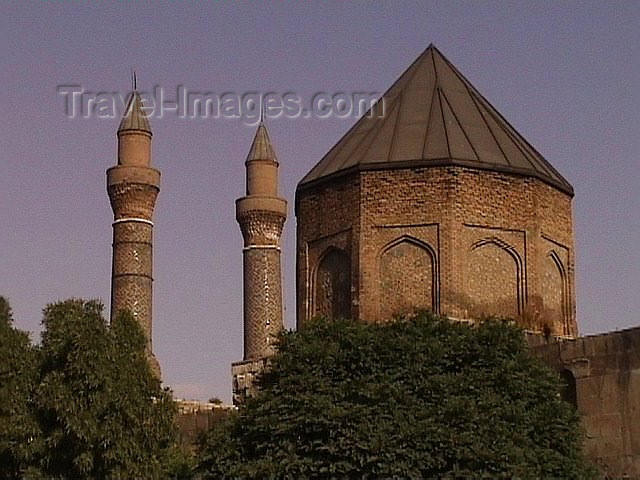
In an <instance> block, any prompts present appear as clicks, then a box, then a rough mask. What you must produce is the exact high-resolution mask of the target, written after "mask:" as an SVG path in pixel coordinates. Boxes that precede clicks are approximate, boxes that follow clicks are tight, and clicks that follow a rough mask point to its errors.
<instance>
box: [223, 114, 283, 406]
mask: <svg viewBox="0 0 640 480" xmlns="http://www.w3.org/2000/svg"><path fill="white" fill-rule="evenodd" d="M245 166H246V182H247V189H246V196H244V197H242V198H239V199H238V200H237V201H236V219H237V221H238V223H239V224H240V229H241V230H242V237H243V239H244V248H243V273H244V358H243V361H242V362H237V363H234V364H233V365H232V367H231V370H232V375H233V391H234V401H235V402H239V401H242V399H243V398H244V397H246V396H247V395H250V394H251V390H252V381H253V378H254V377H255V374H256V373H257V372H258V371H259V370H260V368H262V365H263V363H264V360H265V359H266V358H267V357H269V356H270V355H272V354H273V353H274V350H273V344H274V341H275V338H276V336H277V335H278V333H279V332H280V330H282V328H283V322H282V316H283V315H282V273H281V268H280V236H281V234H282V227H283V225H284V222H285V220H286V218H287V202H286V200H285V199H284V198H281V197H280V196H279V195H278V160H277V158H276V155H275V152H274V150H273V145H272V143H271V139H270V138H269V132H268V131H267V127H266V125H265V124H264V122H260V125H259V126H258V130H257V131H256V135H255V138H254V139H253V144H252V145H251V149H250V150H249V155H248V156H247V160H246V162H245Z"/></svg>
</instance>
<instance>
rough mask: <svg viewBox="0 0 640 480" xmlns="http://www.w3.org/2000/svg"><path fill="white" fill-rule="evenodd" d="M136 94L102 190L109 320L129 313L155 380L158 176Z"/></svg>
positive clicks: (119, 134) (126, 116)
mask: <svg viewBox="0 0 640 480" xmlns="http://www.w3.org/2000/svg"><path fill="white" fill-rule="evenodd" d="M142 107H143V105H142V100H141V98H140V95H139V94H138V92H137V91H134V92H133V93H132V95H131V97H130V99H129V103H128V105H127V109H126V111H125V115H124V117H123V118H122V121H121V122H120V127H119V128H118V164H117V165H116V166H115V167H111V168H109V169H108V170H107V192H108V194H109V200H110V201H111V208H112V210H113V263H112V274H111V321H113V320H114V319H115V318H116V315H117V314H118V312H119V311H120V310H125V309H126V310H129V311H130V312H131V313H132V314H133V316H134V317H135V318H136V319H137V320H138V322H140V325H141V326H142V329H143V330H144V333H145V334H146V335H147V342H148V343H147V350H148V355H149V361H150V363H151V367H152V369H153V370H154V372H155V373H156V375H157V376H158V378H160V365H159V364H158V361H157V360H156V358H155V356H154V355H153V350H152V344H151V333H152V332H151V325H152V299H153V293H152V284H153V276H152V267H153V209H154V206H155V203H156V197H157V195H158V192H159V191H160V172H159V171H158V170H156V169H155V168H152V167H151V137H152V135H153V134H152V133H151V127H150V126H149V120H148V118H147V116H146V114H145V112H144V110H143V108H142Z"/></svg>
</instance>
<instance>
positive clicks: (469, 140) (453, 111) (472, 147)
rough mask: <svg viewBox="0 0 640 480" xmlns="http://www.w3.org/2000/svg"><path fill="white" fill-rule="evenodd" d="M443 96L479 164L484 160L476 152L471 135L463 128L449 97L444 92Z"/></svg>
mask: <svg viewBox="0 0 640 480" xmlns="http://www.w3.org/2000/svg"><path fill="white" fill-rule="evenodd" d="M442 96H443V97H444V101H445V102H446V103H447V106H448V107H449V111H450V112H451V115H453V118H454V120H455V121H456V123H457V124H458V127H460V131H461V132H462V135H464V138H465V140H466V141H467V143H468V144H469V146H470V147H471V150H473V154H474V155H475V156H476V160H477V161H479V162H482V160H480V155H478V152H477V151H476V149H475V147H474V146H473V142H472V141H471V139H470V138H469V135H467V132H466V131H465V129H464V127H463V126H462V123H461V122H460V120H459V119H458V116H457V115H456V112H455V110H454V109H453V107H452V106H451V102H450V101H449V99H448V98H447V95H446V94H445V93H444V91H443V92H442Z"/></svg>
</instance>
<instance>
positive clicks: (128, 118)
mask: <svg viewBox="0 0 640 480" xmlns="http://www.w3.org/2000/svg"><path fill="white" fill-rule="evenodd" d="M143 107H144V105H143V104H142V98H140V94H139V93H138V92H137V91H134V92H133V93H132V94H131V95H130V96H129V101H128V102H127V108H126V109H125V111H124V116H123V117H122V121H121V122H120V126H119V127H118V133H120V132H124V131H126V130H142V131H143V132H147V133H150V134H151V133H152V132H151V125H149V119H148V118H147V114H146V113H145V111H144V110H143Z"/></svg>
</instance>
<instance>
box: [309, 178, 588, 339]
mask: <svg viewBox="0 0 640 480" xmlns="http://www.w3.org/2000/svg"><path fill="white" fill-rule="evenodd" d="M296 215H297V221H298V230H297V233H298V245H297V260H298V263H297V282H298V284H297V291H298V322H299V323H304V320H305V319H307V318H310V317H311V316H313V315H314V314H316V313H318V305H317V299H316V298H314V295H313V292H315V291H316V287H317V283H318V278H317V272H318V265H319V262H320V260H321V259H322V258H323V255H325V254H326V252H327V251H328V249H331V248H333V249H340V250H341V251H344V252H345V253H346V254H347V255H349V257H350V259H351V267H352V270H351V279H352V280H351V298H352V308H351V311H352V316H353V317H357V318H361V319H364V320H367V321H383V320H388V319H389V318H390V317H391V316H392V315H393V314H394V313H402V312H403V311H406V310H408V309H411V308H416V307H417V308H420V307H427V308H430V309H432V310H434V311H436V312H441V313H445V314H449V315H451V316H454V317H458V318H471V317H479V316H481V315H485V314H486V315H489V314H499V315H504V316H509V317H514V318H517V319H518V320H519V321H520V322H521V323H522V324H523V325H525V326H527V328H529V329H532V330H534V331H540V332H543V331H545V332H548V333H553V334H556V335H567V336H574V335H576V334H577V328H576V322H575V295H574V253H573V225H572V217H571V198H570V197H569V196H567V195H566V194H564V193H562V192H560V191H558V190H556V189H555V188H552V187H550V186H548V185H546V184H544V183H543V182H541V181H540V180H538V179H534V178H528V177H520V176H514V175H509V174H503V173H498V172H491V171H484V170H474V169H470V168H464V167H434V168H413V169H395V170H380V171H362V172H354V173H352V174H350V175H348V176H344V177H342V178H338V179H333V180H328V181H326V182H325V183H323V184H320V185H316V186H312V187H308V188H303V189H301V190H300V191H299V192H298V194H297V198H296ZM336 288H337V286H336ZM342 288H344V287H342ZM323 308H325V307H323Z"/></svg>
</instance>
